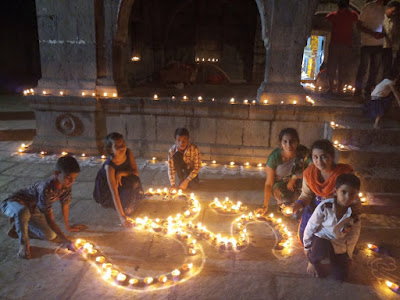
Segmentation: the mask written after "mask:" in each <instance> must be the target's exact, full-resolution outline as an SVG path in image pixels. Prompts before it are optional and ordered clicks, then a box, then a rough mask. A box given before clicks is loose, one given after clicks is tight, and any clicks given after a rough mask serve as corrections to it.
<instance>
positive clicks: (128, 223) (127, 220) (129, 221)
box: [120, 216, 133, 227]
mask: <svg viewBox="0 0 400 300" xmlns="http://www.w3.org/2000/svg"><path fill="white" fill-rule="evenodd" d="M120 219H121V226H124V227H131V226H132V224H133V220H132V219H131V218H129V217H127V216H122V217H121V218H120Z"/></svg>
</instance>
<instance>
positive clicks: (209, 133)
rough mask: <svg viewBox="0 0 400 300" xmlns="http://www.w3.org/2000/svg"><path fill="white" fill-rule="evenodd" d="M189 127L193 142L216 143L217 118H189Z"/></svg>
mask: <svg viewBox="0 0 400 300" xmlns="http://www.w3.org/2000/svg"><path fill="white" fill-rule="evenodd" d="M186 120H187V129H188V130H189V134H190V140H191V141H192V142H193V143H195V144H196V143H210V144H214V143H215V142H216V140H217V119H215V118H206V117H204V118H187V119H186Z"/></svg>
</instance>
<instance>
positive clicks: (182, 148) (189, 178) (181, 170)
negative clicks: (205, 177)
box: [168, 128, 201, 190]
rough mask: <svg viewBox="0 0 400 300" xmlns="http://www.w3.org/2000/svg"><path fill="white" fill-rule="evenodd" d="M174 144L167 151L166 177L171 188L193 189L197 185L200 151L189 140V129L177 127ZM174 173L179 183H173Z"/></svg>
mask: <svg viewBox="0 0 400 300" xmlns="http://www.w3.org/2000/svg"><path fill="white" fill-rule="evenodd" d="M174 138H175V145H173V146H172V147H171V149H169V152H168V177H169V182H170V184H171V189H173V188H179V189H182V190H186V189H187V188H188V187H189V188H191V189H193V188H196V187H197V186H198V185H199V176H198V174H199V172H200V169H201V158H200V151H199V149H198V148H197V146H196V145H194V144H191V143H190V141H189V131H188V130H187V129H186V128H177V129H176V130H175V134H174ZM175 174H176V175H178V180H179V184H176V183H175V180H176V179H175Z"/></svg>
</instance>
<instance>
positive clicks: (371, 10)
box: [359, 1, 385, 46]
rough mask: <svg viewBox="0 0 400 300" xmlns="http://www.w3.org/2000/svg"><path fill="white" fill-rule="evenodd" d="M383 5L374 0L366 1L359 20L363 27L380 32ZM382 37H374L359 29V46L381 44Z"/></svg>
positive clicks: (383, 10) (383, 13)
mask: <svg viewBox="0 0 400 300" xmlns="http://www.w3.org/2000/svg"><path fill="white" fill-rule="evenodd" d="M384 16H385V6H383V5H378V4H376V1H373V2H370V3H367V4H366V5H365V6H364V7H363V9H362V10H361V15H360V18H359V21H361V22H362V25H363V26H364V27H367V28H368V29H371V30H372V31H375V32H382V29H383V20H384ZM383 40H384V39H383V38H382V39H376V38H374V37H373V36H371V35H369V34H367V33H365V32H362V31H361V46H382V45H383Z"/></svg>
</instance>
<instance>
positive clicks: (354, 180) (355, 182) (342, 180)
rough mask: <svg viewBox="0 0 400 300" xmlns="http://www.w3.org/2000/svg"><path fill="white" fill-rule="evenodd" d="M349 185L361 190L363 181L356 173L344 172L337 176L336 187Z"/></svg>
mask: <svg viewBox="0 0 400 300" xmlns="http://www.w3.org/2000/svg"><path fill="white" fill-rule="evenodd" d="M344 184H345V185H348V186H351V187H352V188H355V189H356V190H360V186H361V182H360V179H359V178H358V177H357V176H356V175H354V174H342V175H339V176H338V177H337V178H336V189H338V188H340V187H341V186H342V185H344Z"/></svg>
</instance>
